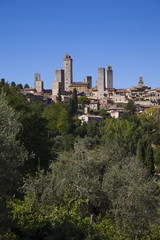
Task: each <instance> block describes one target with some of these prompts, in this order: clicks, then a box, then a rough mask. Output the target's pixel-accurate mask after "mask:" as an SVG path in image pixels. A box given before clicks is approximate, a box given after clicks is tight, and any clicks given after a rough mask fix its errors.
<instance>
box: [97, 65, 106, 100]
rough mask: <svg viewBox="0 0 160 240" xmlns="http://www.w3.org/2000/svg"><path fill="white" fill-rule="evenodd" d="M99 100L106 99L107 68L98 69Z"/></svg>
mask: <svg viewBox="0 0 160 240" xmlns="http://www.w3.org/2000/svg"><path fill="white" fill-rule="evenodd" d="M97 88H98V99H102V98H104V89H105V68H98V81H97Z"/></svg>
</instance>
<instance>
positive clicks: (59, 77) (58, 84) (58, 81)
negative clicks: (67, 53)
mask: <svg viewBox="0 0 160 240" xmlns="http://www.w3.org/2000/svg"><path fill="white" fill-rule="evenodd" d="M59 89H60V90H61V93H62V94H63V93H64V70H63V69H56V70H55V81H54V82H53V83H52V95H56V96H57V94H58V91H59Z"/></svg>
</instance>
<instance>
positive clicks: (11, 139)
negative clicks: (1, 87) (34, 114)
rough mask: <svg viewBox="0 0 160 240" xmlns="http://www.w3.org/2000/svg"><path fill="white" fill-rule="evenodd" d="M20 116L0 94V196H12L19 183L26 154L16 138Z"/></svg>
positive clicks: (19, 127) (19, 128)
mask: <svg viewBox="0 0 160 240" xmlns="http://www.w3.org/2000/svg"><path fill="white" fill-rule="evenodd" d="M19 118H20V116H19V114H18V113H16V112H15V111H14V110H13V109H12V108H11V107H10V106H8V104H7V100H6V97H5V95H4V94H0V152H1V154H0V185H1V188H0V196H6V195H13V194H15V191H16V190H17V188H18V187H19V184H20V182H21V178H20V176H21V175H20V167H21V166H22V165H23V164H24V162H25V161H27V159H28V154H27V152H26V150H25V149H24V147H23V145H21V144H20V141H18V140H17V136H18V134H19V132H20V130H21V128H22V125H21V123H20V119H19Z"/></svg>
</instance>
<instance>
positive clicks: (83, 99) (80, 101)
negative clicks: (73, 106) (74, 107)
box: [78, 96, 90, 106]
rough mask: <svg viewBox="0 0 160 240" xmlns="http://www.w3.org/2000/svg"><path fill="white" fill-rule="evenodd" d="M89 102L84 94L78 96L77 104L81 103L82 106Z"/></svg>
mask: <svg viewBox="0 0 160 240" xmlns="http://www.w3.org/2000/svg"><path fill="white" fill-rule="evenodd" d="M89 103H90V99H89V98H87V97H86V96H81V97H79V98H78V104H81V105H83V106H85V105H88V104H89Z"/></svg>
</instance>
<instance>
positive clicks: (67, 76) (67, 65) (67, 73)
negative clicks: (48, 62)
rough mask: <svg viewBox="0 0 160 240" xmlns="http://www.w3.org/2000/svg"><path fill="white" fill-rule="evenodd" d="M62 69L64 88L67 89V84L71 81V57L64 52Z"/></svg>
mask: <svg viewBox="0 0 160 240" xmlns="http://www.w3.org/2000/svg"><path fill="white" fill-rule="evenodd" d="M63 69H64V89H65V91H69V86H70V85H71V83H72V58H71V56H69V55H68V53H66V55H65V58H64V59H63Z"/></svg>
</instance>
